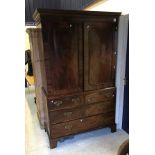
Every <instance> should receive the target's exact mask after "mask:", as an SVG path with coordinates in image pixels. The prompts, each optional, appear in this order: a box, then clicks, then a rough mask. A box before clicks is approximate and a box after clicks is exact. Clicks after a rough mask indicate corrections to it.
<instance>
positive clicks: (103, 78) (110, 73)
mask: <svg viewBox="0 0 155 155" xmlns="http://www.w3.org/2000/svg"><path fill="white" fill-rule="evenodd" d="M115 28H116V26H115V24H114V23H113V22H106V23H104V22H98V23H85V24H84V45H85V46H84V64H85V65H84V80H85V86H84V88H85V90H94V89H100V88H106V87H112V86H114V85H115V52H116V51H115V50H116V49H115V38H116V36H115Z"/></svg>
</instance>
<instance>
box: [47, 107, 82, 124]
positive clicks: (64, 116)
mask: <svg viewBox="0 0 155 155" xmlns="http://www.w3.org/2000/svg"><path fill="white" fill-rule="evenodd" d="M84 114H85V109H84V107H78V108H73V109H63V110H57V111H51V112H50V114H49V116H50V122H51V124H55V123H60V122H66V121H69V120H74V119H79V118H82V117H84Z"/></svg>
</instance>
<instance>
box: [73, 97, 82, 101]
mask: <svg viewBox="0 0 155 155" xmlns="http://www.w3.org/2000/svg"><path fill="white" fill-rule="evenodd" d="M72 102H80V98H79V97H78V98H72Z"/></svg>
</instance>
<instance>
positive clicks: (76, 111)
mask: <svg viewBox="0 0 155 155" xmlns="http://www.w3.org/2000/svg"><path fill="white" fill-rule="evenodd" d="M114 110H115V103H114V102H113V101H112V100H111V101H105V102H99V103H94V104H88V105H84V106H81V107H78V108H73V109H63V110H57V111H51V112H50V114H49V116H50V122H51V123H52V124H56V123H61V122H66V121H69V120H75V119H79V118H83V117H87V116H93V115H97V114H101V113H107V112H111V111H114Z"/></svg>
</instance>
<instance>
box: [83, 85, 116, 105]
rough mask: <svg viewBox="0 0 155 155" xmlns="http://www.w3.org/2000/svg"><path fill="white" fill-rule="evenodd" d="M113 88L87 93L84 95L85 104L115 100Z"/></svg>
mask: <svg viewBox="0 0 155 155" xmlns="http://www.w3.org/2000/svg"><path fill="white" fill-rule="evenodd" d="M115 94H116V93H115V88H111V89H105V90H100V91H97V92H94V93H89V94H86V95H85V103H87V104H90V103H96V102H102V101H107V100H113V101H114V100H115Z"/></svg>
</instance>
